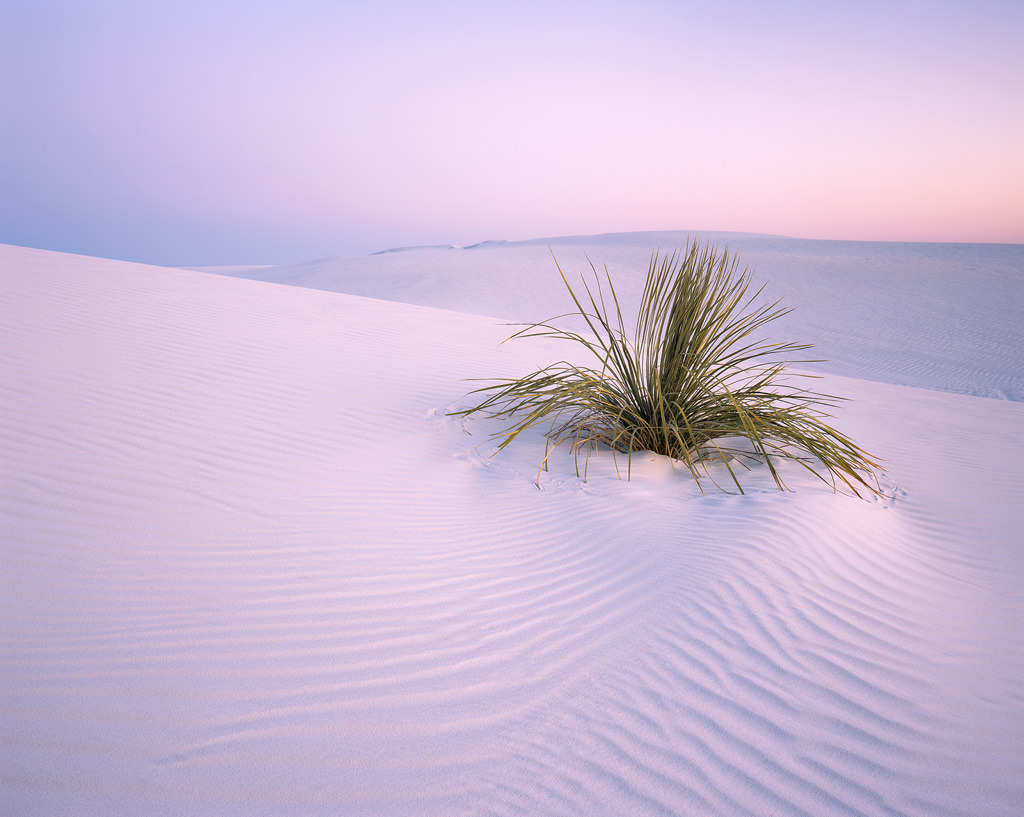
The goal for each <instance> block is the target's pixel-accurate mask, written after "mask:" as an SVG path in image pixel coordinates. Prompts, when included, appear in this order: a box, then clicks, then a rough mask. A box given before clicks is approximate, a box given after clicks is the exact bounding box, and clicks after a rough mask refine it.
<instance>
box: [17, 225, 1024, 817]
mask: <svg viewBox="0 0 1024 817" xmlns="http://www.w3.org/2000/svg"><path fill="white" fill-rule="evenodd" d="M645 238H646V239H648V240H649V239H650V237H644V236H634V237H631V238H630V239H629V240H628V241H627V240H625V239H620V243H619V244H618V245H616V244H615V243H614V242H612V241H611V240H610V239H609V240H608V241H609V244H608V246H609V248H610V253H611V254H614V253H618V254H619V255H622V256H628V255H629V254H630V253H633V252H634V245H639V244H640V243H642V240H643V239H645ZM631 242H632V243H631ZM492 249H493V251H498V250H500V251H501V252H505V253H509V254H510V255H509V257H511V258H514V257H515V248H509V247H495V248H492ZM535 249H536V247H533V246H529V247H526V248H524V249H523V250H522V251H523V253H524V255H523V256H522V257H521V258H520V259H519V261H517V262H516V263H517V264H519V265H520V266H521V267H522V268H523V270H524V273H523V274H524V275H526V276H527V278H526V282H527V283H526V284H524V285H523V286H519V287H517V286H513V284H515V283H516V281H517V280H518V279H515V278H512V279H509V280H507V281H505V282H504V284H503V285H502V287H498V289H497V290H495V291H499V292H507V291H509V289H510V288H511V289H515V290H519V289H526V290H530V291H535V290H534V289H533V287H532V284H530V283H529V282H530V281H531V280H533V279H537V280H540V278H541V276H542V274H547V272H549V271H550V267H549V266H548V264H549V263H550V262H549V261H545V260H544V258H543V254H540V255H538V256H537V259H535V258H534V255H533V253H534V251H535ZM541 249H543V252H544V253H546V252H547V250H546V248H545V247H543V245H541ZM444 252H445V251H442V250H420V251H416V253H412V254H404V253H394V254H390V257H395V258H399V257H405V258H410V259H412V258H417V259H418V261H417V264H418V266H417V268H416V269H417V274H418V275H420V276H421V278H420V279H419V280H420V283H419V284H418V285H419V286H420V287H421V289H422V292H423V293H424V294H430V291H431V287H432V286H433V288H434V289H433V294H432V295H430V300H431V303H432V306H431V307H427V306H418V305H412V304H408V303H397V302H387V301H385V300H379V299H376V298H367V297H360V296H359V295H353V294H339V293H335V292H323V291H316V290H314V289H309V288H300V287H289V286H280V285H275V284H270V283H264V282H258V281H250V280H239V279H237V278H232V277H226V276H218V275H210V274H206V273H201V272H192V271H183V270H168V269H160V268H154V267H145V266H142V265H137V264H127V263H121V262H114V261H104V260H99V259H89V258H82V257H76V256H67V255H61V254H57V253H50V252H44V251H38V250H28V249H22V248H15V247H0V270H2V287H3V291H2V299H0V310H2V314H0V355H2V357H3V371H4V377H3V378H2V380H0V416H2V428H3V435H2V438H0V445H2V458H0V487H2V490H0V530H2V533H0V537H2V539H0V558H2V564H3V569H2V570H0V616H2V618H0V621H2V629H0V644H2V649H0V745H2V747H3V748H2V750H0V752H2V761H0V791H2V794H0V797H2V798H3V800H0V811H3V812H4V813H10V814H69V813H74V814H97V815H99V814H111V813H125V814H181V813H206V814H239V815H242V814H246V815H249V814H325V815H326V814H331V815H334V814H381V815H383V814H588V815H591V814H608V815H618V814H721V815H764V814H777V815H832V814H848V815H1010V814H1015V813H1017V810H1018V808H1019V804H1020V803H1021V802H1022V801H1024V783H1022V781H1024V756H1022V753H1021V746H1024V726H1022V724H1024V698H1022V696H1021V691H1020V690H1021V687H1020V678H1022V677H1024V657H1022V656H1024V643H1022V642H1024V627H1022V624H1024V615H1022V614H1024V600H1022V596H1021V589H1020V588H1021V587H1022V579H1024V559H1022V557H1021V548H1020V531H1021V528H1022V525H1021V521H1022V514H1021V511H1020V509H1019V505H1018V502H1019V499H1018V497H1019V486H1020V485H1021V484H1024V465H1022V459H1021V457H1020V456H1019V454H1020V452H1021V450H1022V448H1024V404H1022V403H1020V402H1013V401H1008V400H994V399H985V398H982V397H977V396H971V394H970V393H971V392H975V393H981V392H983V391H985V390H986V389H989V388H990V387H991V388H996V386H995V385H993V384H996V383H1003V384H1004V385H1006V389H1005V390H1006V391H1007V393H1009V392H1011V391H1012V389H1013V388H1017V386H1015V385H1014V384H1015V383H1018V382H1019V376H1020V371H1019V369H1018V368H1017V365H1016V362H1015V361H1016V360H1019V358H1012V357H1011V358H1009V360H1008V362H1007V360H1006V359H1004V361H1003V363H1002V365H1001V368H1000V367H999V366H995V365H993V366H992V367H991V369H992V371H990V372H987V371H986V370H985V368H984V366H983V365H979V359H980V358H983V357H984V355H985V354H988V352H984V353H983V352H982V351H976V352H972V353H969V354H965V355H964V356H963V360H962V369H963V371H965V372H967V373H968V374H967V375H965V376H964V377H963V382H964V383H967V385H966V386H965V387H964V388H962V389H960V391H962V392H968V393H960V394H952V393H948V392H944V391H941V390H938V389H939V388H940V387H941V386H942V383H943V382H945V381H943V378H945V377H947V376H948V377H949V378H950V379H951V380H952V379H954V377H953V375H947V374H943V373H944V372H946V371H947V370H946V368H945V367H944V365H943V364H942V361H941V360H939V361H938V362H936V361H935V360H922V361H918V362H917V363H915V362H914V360H915V359H914V357H913V355H912V354H911V353H910V352H908V349H912V348H914V344H916V343H918V342H919V340H920V336H921V335H923V334H927V332H929V331H932V330H931V328H930V327H931V324H928V322H927V321H926V320H925V319H924V318H921V322H923V323H924V324H926V325H925V326H923V327H922V326H919V325H918V324H916V323H915V322H914V321H913V320H912V319H911V318H912V317H913V316H914V315H918V314H928V313H929V310H928V309H927V308H925V307H924V306H922V305H921V304H920V303H919V302H917V301H915V302H914V303H912V304H908V305H906V309H905V310H903V312H904V313H905V314H906V315H908V316H909V317H908V319H907V320H904V321H902V322H901V323H900V324H899V325H898V326H896V327H893V328H891V329H890V334H889V335H887V336H886V337H887V338H889V339H888V340H886V341H885V342H887V343H889V344H890V348H889V350H890V351H891V352H892V355H893V357H894V358H896V359H898V360H899V361H901V362H899V363H898V364H892V363H891V362H889V360H888V358H886V359H880V360H879V361H878V367H879V372H880V374H879V375H878V377H877V380H874V381H872V380H865V379H860V380H857V379H849V378H845V377H841V376H839V375H838V374H829V375H828V376H827V377H826V379H825V385H826V387H827V388H828V389H829V390H832V391H835V392H839V393H842V394H845V395H848V396H850V397H851V398H853V400H852V402H851V403H849V404H846V405H844V406H843V408H842V410H841V413H840V416H839V418H838V419H837V423H838V424H839V425H841V426H842V427H843V428H844V430H846V431H848V432H850V433H851V434H852V435H853V436H854V437H855V438H856V439H858V440H860V441H862V442H863V443H864V444H865V446H866V447H868V448H869V450H871V451H873V452H877V453H878V454H879V455H880V456H882V457H884V458H885V459H886V461H887V464H888V466H889V472H888V475H887V476H886V481H885V484H886V487H887V489H888V490H889V491H890V493H891V496H892V498H891V499H888V500H884V501H871V502H867V501H858V500H856V499H852V498H849V497H845V496H836V495H834V494H832V493H830V492H829V491H828V490H827V489H826V488H824V487H823V486H821V485H820V483H815V482H814V481H812V480H811V479H810V478H809V477H806V476H803V475H801V474H798V473H791V483H792V487H793V488H794V489H795V490H794V492H793V493H790V494H781V493H779V492H777V491H775V490H773V489H772V488H771V486H770V484H769V481H768V480H767V479H766V478H765V476H764V475H763V474H752V475H751V478H750V487H751V491H750V492H749V493H748V494H747V495H746V496H728V495H723V494H708V495H707V496H702V495H701V493H700V492H699V491H698V490H697V488H696V487H695V486H694V485H693V483H692V481H689V480H688V479H687V478H685V477H684V476H683V475H682V474H678V473H675V472H674V471H673V469H672V468H671V466H670V465H669V464H668V463H667V462H665V461H664V460H662V459H660V458H656V457H646V458H641V459H640V461H639V462H637V463H635V464H634V473H633V479H632V481H630V482H625V481H620V480H618V479H616V476H615V465H614V463H613V461H612V459H611V458H610V457H609V456H607V455H603V456H601V457H598V458H597V459H596V460H592V461H591V463H590V472H589V480H588V481H587V482H586V483H584V482H582V481H580V480H579V479H577V478H576V477H575V475H574V472H573V468H572V463H571V461H568V460H567V459H566V458H564V457H561V458H558V459H556V461H555V462H554V463H553V465H552V469H551V472H550V473H549V474H547V475H545V476H544V477H543V478H542V480H541V483H540V484H541V488H540V489H538V488H537V487H536V485H535V483H534V478H535V475H536V468H537V463H538V462H539V459H540V457H541V456H542V452H543V441H542V439H540V438H539V437H538V436H534V437H532V438H530V439H527V440H523V441H522V442H521V443H520V444H517V445H516V446H514V447H513V448H510V449H509V450H508V451H506V452H504V453H503V454H502V455H501V456H500V457H497V458H491V457H489V456H488V455H489V454H490V453H491V451H492V450H493V446H492V445H490V444H489V443H488V441H487V440H488V436H487V435H488V432H489V431H491V430H493V429H494V428H495V426H493V424H490V423H488V422H485V421H477V420H473V421H460V420H457V419H455V418H452V417H448V416H446V412H447V411H449V410H450V409H452V408H456V407H459V406H463V405H465V404H466V402H465V397H464V395H465V392H466V389H467V385H468V384H466V383H465V382H463V380H462V379H463V378H467V377H485V376H491V375H505V374H514V373H516V372H518V371H525V370H527V369H529V368H530V367H532V366H535V365H538V364H543V363H545V362H548V361H549V360H551V359H553V356H562V355H564V354H565V350H564V349H563V348H561V347H552V346H551V345H549V344H545V343H543V342H535V341H528V342H527V341H524V342H521V343H513V344H505V345H500V341H501V340H502V339H503V338H505V337H506V336H507V334H508V332H509V330H508V327H506V326H503V325H501V322H500V321H498V320H495V319H493V318H485V317H478V316H475V315H472V314H467V313H463V312H458V311H443V310H440V309H436V308H432V307H434V306H438V305H444V301H445V298H444V297H443V296H444V294H445V293H446V292H455V291H461V288H460V287H458V286H454V283H453V282H458V281H465V269H464V266H460V265H461V263H462V262H456V263H455V265H454V269H453V267H452V266H451V264H450V263H449V261H447V260H446V259H449V258H453V257H456V258H458V257H460V256H459V255H458V253H459V252H460V251H448V255H445V254H444ZM461 252H464V253H468V252H470V251H461ZM960 252H963V250H962V249H956V250H953V251H951V253H953V255H954V256H955V254H956V253H960ZM986 252H987V251H986ZM986 252H980V255H978V257H975V258H974V260H973V261H972V262H971V263H972V264H973V265H974V275H975V278H976V280H977V281H978V282H979V283H980V285H982V286H988V287H990V288H991V287H996V288H998V287H999V286H1003V285H1004V284H1003V283H1000V282H1002V281H1003V280H1004V278H1005V277H1006V271H1005V268H1004V267H1003V266H1002V262H996V261H992V260H991V259H990V258H989V257H988V256H987V255H986ZM452 253H454V255H453V254H452ZM387 257H389V256H380V258H387ZM461 257H465V256H461ZM957 257H958V256H957ZM364 261H365V262H366V265H367V266H366V267H365V270H366V272H365V277H366V278H367V279H371V278H372V277H373V276H372V273H373V272H374V271H375V270H376V269H377V268H376V267H374V266H373V264H374V263H376V262H375V261H373V260H372V259H364ZM346 263H350V262H346ZM351 263H354V262H351ZM836 263H839V261H837V262H836ZM843 263H846V262H843ZM850 263H852V262H850ZM943 263H948V264H950V265H955V264H957V263H959V262H958V261H956V259H955V258H953V259H952V260H950V259H947V260H946V261H944V262H943ZM889 273H890V277H892V278H893V279H894V280H896V283H894V284H893V287H894V291H906V292H919V291H920V290H919V289H915V284H914V282H913V281H912V280H908V278H907V276H906V275H904V277H902V278H901V277H900V276H901V274H902V273H901V271H900V268H898V267H894V268H892V269H890V270H889ZM908 275H909V274H908ZM881 277H884V276H881ZM399 279H400V276H397V275H396V277H395V279H394V280H395V281H399ZM379 283H380V282H379V281H378V284H379ZM407 285H408V286H411V284H403V286H407ZM494 286H497V285H496V284H495V285H494ZM1013 286H1016V284H1014V285H1013ZM830 291H832V290H830ZM1016 291H1017V290H1016V289H1012V290H1011V296H1012V297H1016V296H1015V295H1014V293H1015V292H1016ZM375 294H376V295H377V296H378V297H380V298H383V297H389V296H393V295H394V294H395V293H394V292H390V293H389V292H385V291H380V290H378V291H377V292H376V293H375ZM813 294H814V291H811V290H809V291H808V296H807V298H806V299H802V300H801V302H800V308H801V310H802V311H806V312H809V313H815V312H817V314H818V315H819V317H818V318H817V320H824V321H827V322H828V323H829V324H830V325H831V326H833V327H835V331H836V333H837V334H836V337H844V336H845V333H850V332H853V331H854V330H853V329H851V328H850V326H851V323H844V322H843V320H842V317H843V315H844V314H845V312H844V311H843V309H844V307H841V306H840V305H841V304H844V303H846V302H847V301H846V300H844V298H841V297H838V296H837V297H836V298H835V299H834V300H828V299H826V298H824V296H823V295H821V292H820V291H819V292H818V294H817V295H816V296H815V297H819V298H821V299H822V300H820V301H815V300H814V299H813V297H811V295H813ZM926 297H927V296H926V295H924V294H922V295H921V298H922V299H925V298H926ZM539 298H540V296H538V299H539ZM488 303H489V304H490V305H493V306H494V307H495V308H494V309H487V310H482V309H476V311H478V312H485V313H486V314H495V315H502V316H506V315H507V316H510V317H519V315H517V314H516V313H515V308H516V303H517V301H516V300H515V298H513V297H511V296H509V297H508V298H506V299H505V300H500V299H496V300H492V301H489V302H488ZM447 305H448V306H451V307H453V308H458V309H466V308H467V306H466V303H464V302H462V301H459V300H458V299H455V298H453V299H452V300H451V301H450V302H449V303H447ZM545 305H546V304H543V303H540V302H539V300H538V303H537V306H538V307H543V306H545ZM1018 306H1019V304H1018ZM558 308H559V307H558V306H556V309H555V311H558ZM547 311H548V310H545V313H547ZM1006 312H1007V308H1006V307H1005V306H1004V305H1002V304H993V305H992V310H991V316H989V317H990V319H987V318H986V316H985V315H983V314H981V315H976V316H974V317H973V318H972V319H971V321H970V322H969V323H970V326H971V327H973V328H971V329H970V330H969V331H968V332H967V334H969V335H970V334H971V333H972V332H973V333H975V335H976V336H977V337H976V338H975V340H973V341H971V343H972V344H973V345H971V346H970V348H971V349H975V350H992V349H996V350H999V349H1003V348H1004V347H1005V346H1006V344H1007V340H1006V338H1005V335H1006V334H1007V333H1011V334H1012V332H1013V331H1017V330H1016V329H1014V328H1013V327H1008V326H1007V322H1006V320H1005V314H1006ZM524 317H526V316H524ZM850 320H851V321H852V325H853V326H856V321H857V320H859V319H858V318H856V317H852V318H850ZM808 325H809V324H808ZM986 325H987V326H988V332H987V334H986V333H985V332H984V331H982V329H983V327H985V326H986ZM894 337H895V338H897V339H896V340H893V338H894ZM812 339H813V338H812ZM871 342H872V343H876V344H877V343H881V342H882V340H879V339H878V338H877V337H876V338H875V339H873V340H872V341H871ZM952 343H953V341H951V344H952ZM950 354H951V353H950ZM859 355H861V353H860V352H857V353H856V354H855V355H853V356H852V357H851V359H854V358H855V359H856V360H859V361H860V363H857V364H856V365H861V366H866V365H867V363H866V362H865V361H866V357H860V356H859ZM907 361H910V363H907ZM849 365H850V366H853V365H854V363H850V364H849ZM897 368H899V370H900V371H903V372H917V373H922V372H923V373H928V372H931V373H932V374H931V375H928V376H929V377H932V380H933V381H934V382H930V383H928V384H926V385H928V386H929V389H927V390H926V389H919V388H912V387H908V386H905V385H895V384H893V383H892V382H886V381H891V380H893V379H895V378H894V377H893V376H892V375H893V372H895V371H896V370H897ZM972 373H974V374H972ZM915 376H917V375H915ZM920 376H921V377H924V376H925V375H923V374H922V375H920ZM956 377H960V376H959V375H957V376H956ZM972 377H974V378H975V379H974V380H972V379H971V378H972ZM1000 378H1002V380H1000ZM958 382H959V381H958Z"/></svg>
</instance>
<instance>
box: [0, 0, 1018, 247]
mask: <svg viewBox="0 0 1024 817" xmlns="http://www.w3.org/2000/svg"><path fill="white" fill-rule="evenodd" d="M1022 42H1024V3H1021V2H1020V0H971V2H964V0H957V1H956V2H944V1H943V0H935V1H934V2H933V1H932V0H916V1H915V0H856V1H855V0H850V1H849V2H824V1H823V0H808V1H807V2H792V1H787V0H782V2H764V0H757V1H756V2H755V0H749V2H745V1H743V0H724V1H723V2H717V1H716V0H700V2H687V1H686V0H676V1H675V2H668V1H667V0H662V1H659V0H628V2H626V1H623V2H602V0H587V2H559V0H547V1H546V2H534V0H517V2H486V0H476V2H445V0H438V1H437V2H400V1H398V0H352V1H351V2H346V1H345V0H337V1H336V2H327V0H321V1H320V2H317V1H316V0H289V2H284V0H281V1H280V2H261V1H260V0H172V1H171V2H141V0H139V1H136V2H128V0H122V1H121V2H118V1H117V0H90V1H89V2H84V0H76V1H74V2H57V1H56V0H0V117H2V118H0V242H3V243H10V244H21V245H27V246H33V247H40V248H44V249H53V250H62V251H69V252H78V253H85V254H90V255H100V256H105V257H113V258H120V259H126V260H133V261H145V262H150V263H157V264H168V265H199V264H233V263H237V264H247V263H252V264H256V263H268V264H270V263H288V262H297V261H302V260H307V259H311V258H316V257H322V256H328V255H338V254H361V253H367V252H373V251H376V250H380V249H385V248H388V247H394V246H405V245H416V244H435V243H445V244H447V243H454V244H470V243H474V242H476V241H480V240H484V239H492V238H504V239H524V238H534V237H541V236H555V235H566V234H577V233H599V232H608V231H627V230H661V229H681V230H694V231H699V230H736V231H748V232H761V233H775V234H782V235H792V236H801V237H807V238H836V239H858V240H860V239H864V240H907V241H958V242H959V241H972V242H973V241H979V242H1014V243H1019V242H1024V48H1022V46H1021V43H1022Z"/></svg>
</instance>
